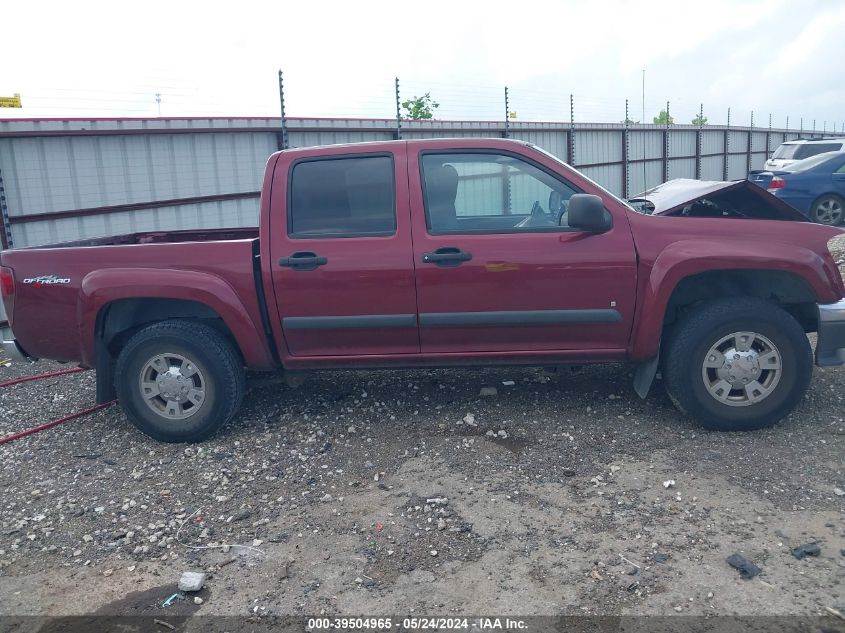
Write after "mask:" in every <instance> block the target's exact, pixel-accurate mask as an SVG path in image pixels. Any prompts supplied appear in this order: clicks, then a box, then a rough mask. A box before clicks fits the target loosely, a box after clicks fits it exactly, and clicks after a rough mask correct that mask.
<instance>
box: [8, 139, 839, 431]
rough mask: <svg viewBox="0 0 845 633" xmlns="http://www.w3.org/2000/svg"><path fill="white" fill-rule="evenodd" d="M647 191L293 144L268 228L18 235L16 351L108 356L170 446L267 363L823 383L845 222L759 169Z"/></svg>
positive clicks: (132, 414)
mask: <svg viewBox="0 0 845 633" xmlns="http://www.w3.org/2000/svg"><path fill="white" fill-rule="evenodd" d="M635 204H636V205H637V208H639V210H640V211H639V212H637V209H636V208H633V207H631V206H630V205H629V204H627V203H626V202H624V201H622V200H620V199H619V198H617V197H616V196H614V195H613V194H612V193H610V192H609V191H607V190H606V189H604V188H602V187H601V186H599V185H597V184H596V183H595V182H593V181H591V180H590V179H589V178H587V177H586V176H584V174H582V173H580V172H578V171H577V170H576V169H574V168H572V167H571V166H569V165H567V164H566V163H564V162H563V161H561V160H560V159H558V158H556V157H555V156H552V155H551V154H549V153H547V152H545V151H543V150H541V149H540V148H538V147H536V146H534V145H531V144H529V143H524V142H520V141H514V140H506V139H488V138H451V139H419V140H408V141H403V140H395V141H383V142H375V143H358V144H349V145H331V146H324V147H308V148H297V149H288V150H283V151H280V152H277V153H275V154H273V155H272V156H271V157H270V159H269V161H268V163H267V168H266V171H265V175H264V184H263V187H262V190H261V202H260V220H259V226H258V227H257V228H255V229H219V230H202V231H174V232H157V233H136V234H130V235H123V236H118V237H109V238H101V239H93V240H81V241H78V242H71V243H64V244H55V245H52V246H45V247H38V248H24V249H10V250H5V251H3V252H2V254H0V264H2V266H0V282H2V283H0V288H2V290H3V300H4V303H5V307H6V312H7V314H8V318H9V322H10V324H11V327H12V331H13V333H14V335H15V337H16V339H15V340H11V341H5V342H4V349H5V350H7V352H8V353H10V354H14V353H17V354H19V355H26V356H30V357H42V358H52V359H55V360H62V361H75V362H78V363H80V364H81V365H83V366H85V367H96V370H97V397H98V399H99V400H100V401H101V402H107V401H110V400H112V399H113V398H115V397H117V398H118V399H119V400H120V403H121V405H122V407H123V409H124V411H125V412H126V416H127V417H128V418H129V419H130V420H131V421H132V422H133V423H134V424H135V425H136V426H137V427H138V428H140V429H141V430H143V431H144V432H145V433H147V434H149V435H151V436H153V437H155V438H158V439H160V440H164V441H170V442H179V441H200V440H202V439H203V438H205V437H208V436H210V435H211V434H213V433H214V432H216V431H217V429H219V428H220V427H221V426H222V425H223V424H224V423H225V422H226V421H228V420H230V419H231V418H232V417H233V416H234V415H235V414H236V412H237V410H238V407H239V405H240V403H241V399H242V398H243V395H244V375H245V373H244V368H245V367H246V368H249V369H252V370H267V371H269V370H282V371H291V372H296V371H305V370H308V371H310V370H318V369H338V368H346V369H373V368H413V367H432V366H435V367H450V366H466V365H475V366H483V365H541V366H549V365H551V366H558V365H566V364H583V363H600V362H613V363H618V362H627V363H631V364H632V365H634V366H635V367H636V371H635V379H634V388H635V390H636V391H637V393H639V394H640V395H641V396H643V397H645V396H646V395H647V394H648V391H649V388H650V386H651V383H652V381H653V379H654V378H655V376H656V374H657V371H658V367H660V368H661V373H662V377H663V382H664V384H665V386H666V388H667V391H668V392H669V394H670V396H671V398H672V400H673V402H675V404H676V405H677V406H678V407H679V408H680V409H681V410H682V411H684V412H686V413H687V414H689V415H690V416H692V417H694V418H696V419H697V420H699V421H700V422H701V423H702V424H704V425H705V426H707V427H709V428H713V429H721V430H748V429H756V428H761V427H765V426H770V425H772V424H775V423H776V422H777V421H778V420H780V419H782V418H783V417H784V416H785V415H787V414H788V413H789V412H790V411H792V410H793V409H794V408H795V406H797V405H798V403H799V402H800V401H801V399H802V398H803V397H804V394H805V393H806V392H807V388H808V385H809V383H810V379H811V377H812V373H813V351H812V349H811V346H810V343H809V340H808V337H807V336H806V333H807V332H817V333H818V336H817V341H818V342H817V344H816V348H815V360H816V363H817V364H819V365H841V364H845V284H843V281H842V277H841V275H840V273H839V270H838V269H837V267H836V263H835V261H834V259H833V256H832V254H831V250H830V248H829V246H828V242H829V241H830V240H831V239H832V238H834V237H836V236H838V235H840V234H841V231H840V230H839V229H836V228H832V227H827V226H821V225H818V224H812V223H809V222H806V221H803V220H804V219H805V218H804V217H803V216H802V215H801V214H800V213H798V212H797V211H796V210H795V209H793V208H792V207H790V206H789V205H787V204H786V203H784V202H782V201H780V200H778V199H776V198H774V197H773V196H771V195H769V194H768V193H766V192H765V191H764V190H762V189H760V188H758V187H756V186H755V185H753V184H750V183H748V182H736V183H707V182H696V181H689V180H686V181H672V182H668V183H666V184H665V185H661V186H660V187H657V188H655V189H653V190H651V191H649V192H646V193H645V194H644V195H643V196H641V199H640V200H639V201H635ZM45 279H47V280H49V283H48V282H45V281H44V280H45Z"/></svg>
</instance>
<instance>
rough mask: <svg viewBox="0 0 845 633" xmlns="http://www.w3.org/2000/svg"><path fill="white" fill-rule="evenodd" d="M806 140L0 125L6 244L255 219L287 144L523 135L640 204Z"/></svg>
mask: <svg viewBox="0 0 845 633" xmlns="http://www.w3.org/2000/svg"><path fill="white" fill-rule="evenodd" d="M799 136H802V134H801V132H800V131H796V130H786V129H769V128H765V129H758V128H753V127H731V126H709V125H708V126H702V127H695V126H692V125H664V126H660V125H625V124H624V123H620V124H609V123H605V124H597V123H594V124H591V123H575V122H572V121H570V122H547V123H544V122H525V121H519V122H518V121H513V120H503V121H501V122H497V121H440V120H428V121H405V120H401V119H341V118H335V119H322V118H287V117H285V118H284V119H282V118H278V117H277V118H182V119H160V118H155V119H39V120H35V119H33V120H24V119H19V120H2V121H0V210H2V230H0V243H2V246H3V247H4V248H9V247H23V246H37V245H40V244H47V243H52V242H59V241H67V240H74V239H80V238H85V237H95V236H102V235H114V234H122V233H130V232H138V231H153V230H177V229H183V228H216V227H232V226H249V225H255V224H256V223H257V220H258V197H259V190H260V184H261V177H262V173H263V167H264V164H265V162H266V160H267V157H268V156H269V155H270V154H271V153H273V152H274V151H276V150H278V149H281V148H283V147H306V146H313V145H324V144H335V143H355V142H362V141H379V140H391V139H397V138H401V139H419V138H435V137H453V138H458V137H475V138H490V137H495V138H503V137H506V138H513V139H518V140H523V141H527V142H530V143H534V144H536V145H538V146H540V147H542V148H543V149H545V150H547V151H549V152H550V153H552V154H554V155H555V156H557V157H559V158H561V159H563V160H565V161H566V162H568V163H569V164H571V165H573V166H575V167H577V168H578V169H579V170H580V171H582V172H583V173H584V174H586V175H587V176H588V177H590V178H592V179H593V180H595V181H596V182H598V183H599V184H601V185H602V186H604V187H606V188H607V189H609V190H610V191H612V192H614V193H615V194H617V195H619V196H621V197H630V196H632V195H634V194H636V193H638V192H641V191H643V190H645V189H647V188H649V187H652V186H654V185H657V184H659V183H661V182H664V181H666V180H668V179H672V178H700V179H704V180H729V179H738V178H744V177H745V176H746V175H747V173H748V171H749V170H750V169H756V168H760V167H761V166H762V164H763V162H764V160H765V159H766V157H767V156H768V155H769V154H770V153H771V151H773V150H774V148H776V147H777V146H778V145H779V144H780V143H781V142H783V141H784V140H790V139H794V138H798V137H799ZM809 136H810V135H808V134H804V135H803V137H805V138H806V137H809ZM831 136H833V134H832V133H826V134H823V133H816V134H815V135H814V137H815V138H822V137H831ZM3 318H4V317H3V315H2V312H0V321H2V320H3Z"/></svg>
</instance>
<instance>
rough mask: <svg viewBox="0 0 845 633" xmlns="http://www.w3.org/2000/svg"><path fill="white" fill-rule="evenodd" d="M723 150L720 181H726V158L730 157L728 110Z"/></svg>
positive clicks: (729, 111)
mask: <svg viewBox="0 0 845 633" xmlns="http://www.w3.org/2000/svg"><path fill="white" fill-rule="evenodd" d="M723 146H724V147H723V150H724V154H723V156H724V160H723V161H722V180H727V179H728V158H729V156H730V147H731V109H730V108H728V124H727V125H726V126H725V131H724V143H723Z"/></svg>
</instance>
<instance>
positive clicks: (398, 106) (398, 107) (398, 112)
mask: <svg viewBox="0 0 845 633" xmlns="http://www.w3.org/2000/svg"><path fill="white" fill-rule="evenodd" d="M393 91H394V94H395V96H396V140H397V141H401V140H402V106H401V104H400V100H399V77H394V80H393Z"/></svg>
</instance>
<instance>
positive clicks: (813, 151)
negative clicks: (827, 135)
mask: <svg viewBox="0 0 845 633" xmlns="http://www.w3.org/2000/svg"><path fill="white" fill-rule="evenodd" d="M841 149H842V143H812V144H810V143H808V144H807V145H803V146H801V149H800V150H798V152H797V155H796V158H810V156H818V155H819V154H824V153H826V152H838V151H839V150H841Z"/></svg>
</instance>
